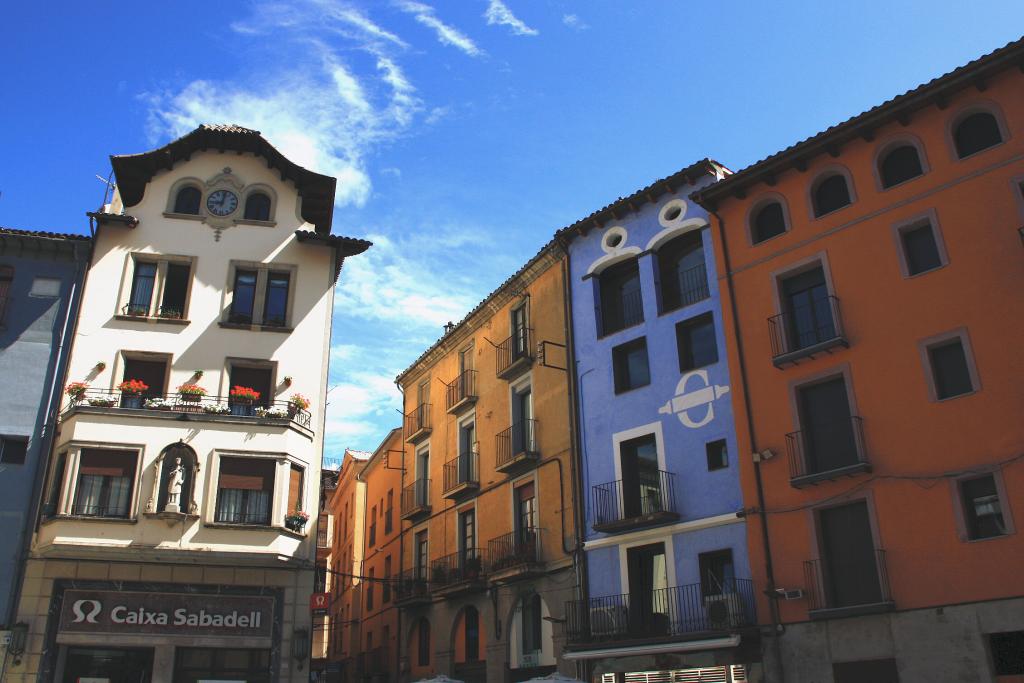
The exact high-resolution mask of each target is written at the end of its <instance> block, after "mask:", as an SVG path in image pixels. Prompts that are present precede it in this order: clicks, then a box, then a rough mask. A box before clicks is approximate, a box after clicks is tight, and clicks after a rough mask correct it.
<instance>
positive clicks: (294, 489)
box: [288, 465, 302, 512]
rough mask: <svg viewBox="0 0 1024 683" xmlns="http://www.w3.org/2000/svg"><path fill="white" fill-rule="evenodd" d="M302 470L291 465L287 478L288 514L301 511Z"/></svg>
mask: <svg viewBox="0 0 1024 683" xmlns="http://www.w3.org/2000/svg"><path fill="white" fill-rule="evenodd" d="M301 503H302V469H301V468H299V467H296V466H295V465H292V469H291V472H289V477H288V512H291V511H293V510H299V509H301Z"/></svg>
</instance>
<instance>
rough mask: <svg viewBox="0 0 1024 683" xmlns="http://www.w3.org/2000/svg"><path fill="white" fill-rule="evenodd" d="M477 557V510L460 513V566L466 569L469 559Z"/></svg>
mask: <svg viewBox="0 0 1024 683" xmlns="http://www.w3.org/2000/svg"><path fill="white" fill-rule="evenodd" d="M475 557H476V510H474V509H472V508H470V509H469V510H466V511H465V512H460V513H459V568H460V569H462V570H463V571H465V570H466V569H467V561H468V560H470V559H473V558H475Z"/></svg>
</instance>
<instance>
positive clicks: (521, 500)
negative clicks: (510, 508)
mask: <svg viewBox="0 0 1024 683" xmlns="http://www.w3.org/2000/svg"><path fill="white" fill-rule="evenodd" d="M515 505H516V519H515V523H516V528H515V532H516V553H515V554H516V555H527V556H529V557H531V558H532V556H533V554H534V551H535V549H536V544H535V535H536V533H537V532H536V529H537V496H536V494H535V491H534V486H533V482H532V481H531V482H530V483H528V484H523V485H522V486H519V487H517V488H516V497H515Z"/></svg>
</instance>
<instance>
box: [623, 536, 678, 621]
mask: <svg viewBox="0 0 1024 683" xmlns="http://www.w3.org/2000/svg"><path fill="white" fill-rule="evenodd" d="M626 566H627V568H628V571H629V600H628V603H627V604H628V610H629V631H630V633H642V634H649V635H660V634H667V633H668V631H669V616H668V602H669V601H668V593H669V591H668V565H667V563H666V558H665V544H664V543H652V544H650V545H643V546H638V547H635V548H629V549H628V550H627V551H626Z"/></svg>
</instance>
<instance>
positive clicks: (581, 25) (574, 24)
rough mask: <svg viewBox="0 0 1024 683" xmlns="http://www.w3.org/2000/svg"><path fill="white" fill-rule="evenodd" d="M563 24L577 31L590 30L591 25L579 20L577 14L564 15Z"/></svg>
mask: <svg viewBox="0 0 1024 683" xmlns="http://www.w3.org/2000/svg"><path fill="white" fill-rule="evenodd" d="M562 23H563V24H565V25H566V26H568V27H569V28H571V29H575V30H577V31H586V30H587V29H588V28H590V24H587V23H585V22H584V21H583V20H582V19H580V18H579V15H576V14H563V15H562Z"/></svg>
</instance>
